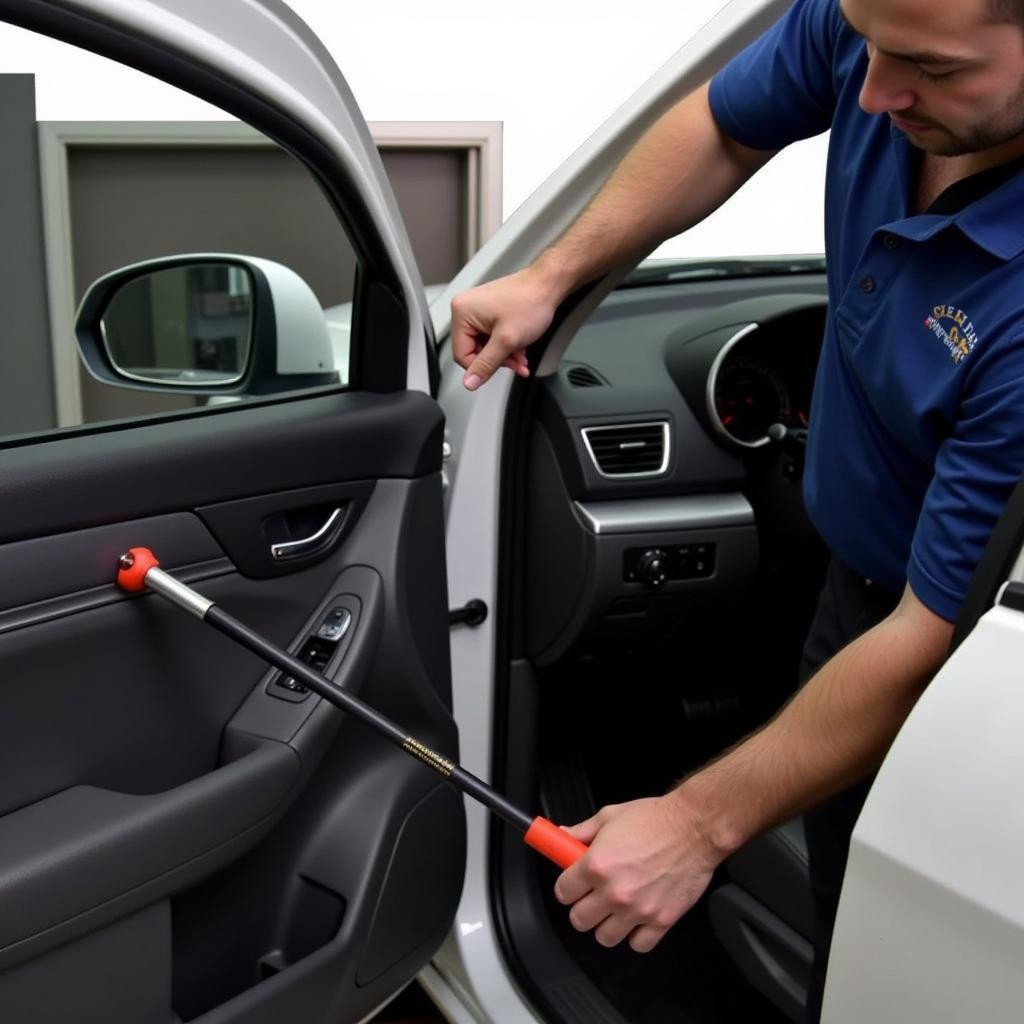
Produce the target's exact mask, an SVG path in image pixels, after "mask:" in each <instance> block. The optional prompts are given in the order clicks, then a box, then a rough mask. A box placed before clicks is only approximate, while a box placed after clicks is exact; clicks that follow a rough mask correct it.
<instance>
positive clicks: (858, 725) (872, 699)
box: [673, 589, 952, 855]
mask: <svg viewBox="0 0 1024 1024" xmlns="http://www.w3.org/2000/svg"><path fill="white" fill-rule="evenodd" d="M908 601H909V602H910V605H909V606H908ZM951 632H952V627H951V626H950V624H949V623H948V622H945V621H944V620H943V619H940V618H939V617H938V616H936V615H934V614H933V613H931V612H929V611H928V610H927V609H925V608H924V606H922V605H920V604H919V603H918V602H917V601H916V599H915V598H913V595H912V594H911V593H910V591H909V589H908V591H907V595H906V596H905V597H904V599H903V602H901V605H900V608H899V609H897V611H896V612H894V613H893V615H892V616H890V617H889V618H888V619H886V620H885V621H884V622H882V623H880V624H879V625H878V626H876V627H875V628H874V629H872V630H870V631H869V632H867V633H865V634H864V635H863V636H861V637H860V638H859V639H858V640H856V641H854V642H853V643H852V644H850V645H849V646H848V647H847V648H845V649H844V650H842V651H840V652H839V654H837V655H836V656H835V657H834V658H832V660H831V661H829V662H828V663H827V664H826V665H825V666H824V667H823V668H822V669H821V670H820V671H819V672H818V673H817V674H816V675H815V676H814V677H813V678H812V679H811V680H810V682H808V683H807V685H806V686H805V687H804V688H803V689H802V690H801V691H800V692H799V693H798V694H797V695H796V697H794V698H793V700H792V701H791V702H790V703H789V704H788V705H787V707H786V708H785V709H784V710H783V711H782V712H780V714H779V715H778V716H777V717H776V718H775V719H773V720H772V721H771V722H770V723H769V724H768V725H767V726H765V727H764V728H763V729H762V730H760V731H759V732H757V733H755V734H754V735H753V736H751V737H749V738H748V739H747V740H746V741H745V742H743V743H742V744H740V745H739V746H738V747H736V748H735V749H734V750H733V751H731V752H730V753H729V754H727V755H725V756H724V757H723V758H721V759H720V760H719V761H717V762H715V763H713V764H711V765H710V766H709V767H707V768H705V769H704V770H703V771H701V772H698V773H697V774H696V775H694V776H692V777H691V778H690V779H688V780H687V781H686V782H684V783H683V784H682V785H681V786H679V787H678V789H677V790H676V791H675V793H674V794H673V795H674V796H676V797H677V798H678V799H679V800H680V802H681V803H682V804H683V805H685V806H686V807H687V808H688V809H689V810H691V811H694V812H695V813H696V814H697V815H698V818H699V820H700V821H701V823H702V826H701V831H702V832H703V833H704V835H705V838H706V839H707V840H709V841H710V843H711V845H712V846H713V847H714V848H715V849H717V850H718V851H719V852H721V853H722V854H723V855H724V854H728V853H730V852H732V850H734V849H736V848H738V847H739V846H742V845H743V843H745V842H747V840H749V839H751V838H753V837H754V836H755V835H758V834H759V833H761V832H763V831H765V830H766V829H768V828H770V827H772V826H773V825H776V824H778V823H780V822H782V821H785V820H786V819H788V818H791V817H793V816H794V815H796V814H799V813H801V812H803V811H805V810H807V809H808V808H810V807H812V806H814V805H816V804H818V803H821V802H822V801H824V800H826V799H827V798H828V797H830V796H832V795H834V794H835V793H838V792H839V791H840V790H842V789H845V788H846V787H848V786H850V785H852V784H853V783H854V782H856V781H858V780H859V779H861V778H863V777H864V776H866V775H867V774H868V773H869V772H871V771H872V770H873V769H875V768H877V767H878V765H879V764H881V762H882V759H883V758H884V756H885V753H886V751H887V750H888V748H889V746H890V744H891V743H892V741H893V739H894V737H895V736H896V733H897V732H898V731H899V729H900V727H901V726H902V724H903V722H904V720H905V719H906V717H907V715H908V714H909V713H910V711H911V709H912V708H913V706H914V704H915V702H916V701H917V699H918V697H919V696H920V695H921V692H922V690H923V689H924V687H925V686H926V685H927V683H928V681H929V680H930V679H931V677H932V675H934V673H935V672H936V671H937V670H938V668H939V666H940V665H941V664H942V660H943V658H944V657H945V654H946V650H947V648H948V645H949V638H950V634H951Z"/></svg>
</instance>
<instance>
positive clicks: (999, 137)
mask: <svg viewBox="0 0 1024 1024" xmlns="http://www.w3.org/2000/svg"><path fill="white" fill-rule="evenodd" d="M910 120H914V118H913V117H911V118H910ZM923 123H925V124H928V125H929V126H931V127H933V128H937V129H938V130H939V133H941V134H939V136H938V137H937V138H925V139H914V138H913V136H911V135H909V134H908V136H907V137H908V139H909V140H910V142H911V144H912V145H914V146H916V147H917V148H918V149H920V150H923V151H924V152H925V153H930V154H931V155H932V156H942V157H953V156H967V155H968V154H970V153H983V152H984V151H985V150H987V149H995V147H996V146H1002V145H1003V144H1004V143H1007V142H1010V141H1011V140H1012V139H1016V138H1018V137H1020V136H1022V135H1024V82H1022V83H1021V84H1020V85H1019V86H1018V88H1017V91H1016V92H1015V93H1014V95H1013V96H1012V97H1011V98H1010V99H1009V100H1008V101H1007V103H1006V104H1005V105H1004V106H1003V108H1002V110H1001V111H999V113H997V114H993V115H992V116H991V117H990V118H989V119H988V120H987V121H983V122H982V123H981V124H977V125H975V126H974V127H973V128H971V129H970V130H969V131H968V132H967V133H965V134H963V135H957V134H954V133H953V132H952V131H950V130H949V129H948V128H947V127H946V126H945V125H944V124H942V123H941V122H939V121H931V120H928V121H925V122H923ZM943 135H944V136H945V138H943V137H942V136H943Z"/></svg>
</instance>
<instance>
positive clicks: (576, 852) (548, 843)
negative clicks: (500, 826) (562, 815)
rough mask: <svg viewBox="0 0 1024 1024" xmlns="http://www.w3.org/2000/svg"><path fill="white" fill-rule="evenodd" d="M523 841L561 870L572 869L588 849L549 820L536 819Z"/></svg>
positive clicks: (584, 844)
mask: <svg viewBox="0 0 1024 1024" xmlns="http://www.w3.org/2000/svg"><path fill="white" fill-rule="evenodd" d="M523 839H524V840H525V842H526V845H527V846H532V847H533V848H534V849H535V850H536V851H537V852H538V853H540V854H543V855H544V856H545V857H547V859H548V860H550V861H554V862H555V863H556V864H557V865H558V866H559V867H560V868H571V867H572V866H573V864H575V863H576V861H578V860H579V859H580V857H582V856H583V854H585V853H586V852H587V849H588V848H587V844H586V843H581V842H580V841H579V840H578V839H576V838H574V837H573V836H571V835H569V833H568V832H566V831H565V829H564V828H559V827H558V826H557V825H556V824H555V823H554V822H552V821H548V819H547V818H534V819H533V824H532V825H531V826H530V827H529V828H528V829H527V830H526V835H524V836H523Z"/></svg>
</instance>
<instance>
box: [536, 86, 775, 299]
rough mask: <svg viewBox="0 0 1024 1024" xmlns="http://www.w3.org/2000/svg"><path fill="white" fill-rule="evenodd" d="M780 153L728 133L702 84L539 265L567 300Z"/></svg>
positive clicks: (688, 222)
mask: <svg viewBox="0 0 1024 1024" xmlns="http://www.w3.org/2000/svg"><path fill="white" fill-rule="evenodd" d="M772 155H773V154H771V153H764V152H759V151H756V150H752V149H748V148H747V147H745V146H741V145H739V143H736V142H733V141H732V140H731V139H729V138H728V137H727V136H726V135H724V134H723V133H722V131H721V130H720V129H719V128H718V125H717V123H716V122H715V120H714V118H713V117H712V114H711V110H710V107H709V106H708V87H707V86H706V85H705V86H702V87H701V88H700V89H698V90H697V91H696V92H695V93H693V94H692V95H691V96H689V97H687V98H686V99H685V100H683V101H682V102H680V103H678V104H676V105H675V106H674V107H673V108H672V109H671V110H669V111H668V112H667V113H666V114H664V115H663V116H662V117H661V118H660V119H659V120H658V121H657V122H655V124H654V125H652V126H651V128H650V129H649V130H648V131H647V132H646V133H645V134H644V135H643V137H642V138H641V139H640V140H639V142H637V144H636V145H635V146H634V147H633V148H632V149H631V150H630V152H629V153H628V154H627V156H626V157H625V159H624V160H623V161H622V163H621V164H620V165H619V166H618V168H616V170H615V172H614V173H613V174H612V176H611V178H610V179H609V180H608V181H607V182H606V183H605V185H604V187H603V188H602V189H601V191H600V192H599V193H598V194H597V196H595V197H594V199H593V201H592V202H591V203H590V205H589V206H588V207H587V208H586V209H585V210H584V211H583V213H582V214H581V215H580V216H579V218H577V220H576V221H575V222H574V223H573V225H572V226H571V227H570V228H569V229H568V230H567V231H566V232H565V234H564V235H562V237H561V238H560V239H559V240H558V241H557V242H555V243H554V245H552V246H551V247H550V248H548V249H547V250H545V252H544V253H542V254H541V255H540V256H539V257H538V258H537V260H536V261H535V262H534V264H533V269H534V270H535V271H536V272H538V274H539V275H540V276H542V277H543V278H545V279H546V280H547V281H548V282H549V283H550V284H551V286H552V288H553V289H554V290H555V291H557V293H558V296H559V297H560V298H561V297H564V296H565V295H568V294H569V293H570V292H571V291H573V290H574V289H575V288H576V287H578V286H579V285H581V284H584V283H585V282H586V281H589V280H593V279H594V278H595V277H598V276H599V275H600V274H602V273H603V272H605V271H607V270H609V269H610V268H612V267H614V266H616V265H618V264H621V263H623V262H625V261H627V260H635V259H639V258H640V257H641V256H643V255H644V254H645V253H648V252H650V251H651V250H652V249H653V248H655V246H657V245H658V243H659V242H661V241H663V240H664V239H666V238H671V237H672V236H673V235H676V234H679V233H680V232H681V231H685V230H686V229H687V228H689V227H692V226H693V225H694V224H697V223H698V222H699V221H701V220H703V219H704V218H705V217H706V216H708V214H710V213H712V212H713V211H714V210H716V209H717V208H718V207H719V206H721V204H722V203H724V202H725V200H726V199H728V198H729V197H730V196H731V195H732V194H733V193H734V192H735V191H736V190H737V189H738V188H739V187H740V186H741V185H742V184H743V183H744V182H745V181H746V180H747V179H748V178H749V177H750V176H751V175H752V174H753V173H754V172H755V171H756V170H758V168H760V167H761V166H763V165H764V164H765V163H766V162H767V161H768V160H769V159H770V158H771V156H772Z"/></svg>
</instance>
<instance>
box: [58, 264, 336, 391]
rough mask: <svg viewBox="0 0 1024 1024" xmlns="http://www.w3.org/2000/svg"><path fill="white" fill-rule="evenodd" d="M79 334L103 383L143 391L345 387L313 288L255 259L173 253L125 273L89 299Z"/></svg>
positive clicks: (97, 287) (106, 280) (94, 289)
mask: <svg viewBox="0 0 1024 1024" xmlns="http://www.w3.org/2000/svg"><path fill="white" fill-rule="evenodd" d="M75 335H76V337H77V339H78V346H79V349H80V351H81V354H82V359H83V361H84V362H85V365H86V367H87V368H88V370H89V372H90V373H91V374H92V375H93V376H94V377H95V378H96V379H97V380H100V381H103V382H104V383H106V384H116V385H119V386H120V387H128V388H136V389H139V390H143V391H159V392H164V393H182V392H186V393H189V394H193V395H267V394H274V393H275V392H280V391H293V390H296V389H298V388H309V387H317V386H320V385H329V384H336V383H338V382H339V380H340V377H339V374H338V370H337V369H336V367H335V365H334V355H333V351H332V345H331V339H330V336H329V334H328V328H327V322H326V320H325V318H324V312H323V309H322V308H321V307H320V303H319V302H318V301H317V298H316V296H315V295H314V294H313V291H312V289H311V288H310V287H309V285H308V284H306V282H305V281H303V280H302V278H301V277H299V275H298V274H296V273H295V272H294V271H293V270H290V269H289V268H288V267H285V266H282V265H281V264H280V263H274V262H272V261H271V260H264V259H259V258H257V257H253V256H237V255H225V254H219V253H216V254H191V255H185V256H171V257H166V258H163V259H155V260H147V261H146V262H144V263H136V264H134V265H132V266H130V267H123V268H121V269H120V270H115V271H114V272H113V273H111V274H107V275H105V276H104V277H101V278H100V279H99V280H98V281H96V282H95V283H93V285H92V286H91V287H90V288H89V290H88V291H87V292H86V293H85V297H84V298H83V299H82V304H81V306H79V309H78V314H77V315H76V317H75Z"/></svg>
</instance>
